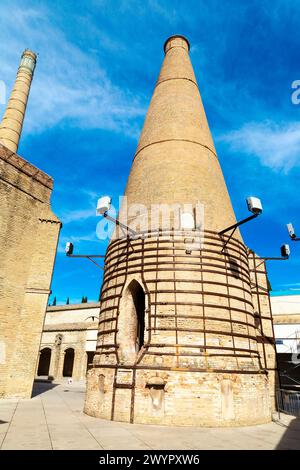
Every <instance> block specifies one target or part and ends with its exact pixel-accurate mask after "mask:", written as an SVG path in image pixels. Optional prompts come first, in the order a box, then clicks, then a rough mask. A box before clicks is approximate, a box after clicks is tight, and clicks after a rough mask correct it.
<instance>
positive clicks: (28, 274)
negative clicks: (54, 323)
mask: <svg viewBox="0 0 300 470" xmlns="http://www.w3.org/2000/svg"><path fill="white" fill-rule="evenodd" d="M51 190H52V180H51V178H49V176H47V175H45V174H44V173H43V172H41V171H40V170H38V169H37V168H35V167H34V166H33V165H31V164H30V163H28V162H26V161H25V160H24V159H22V158H21V157H19V156H18V155H16V154H14V153H12V152H11V151H9V150H8V149H6V148H5V147H4V146H2V145H0V220H1V223H0V250H1V267H0V311H1V317H0V323H1V327H0V341H1V344H2V350H3V351H4V357H2V358H1V361H0V397H13V396H17V397H27V398H28V397H30V395H31V389H32V383H33V379H34V373H35V367H36V361H37V354H38V350H39V343H40V338H41V332H42V328H43V321H44V315H45V310H46V305H47V300H48V295H49V289H50V282H51V276H52V269H53V264H54V258H55V253H56V245H57V240H58V233H59V229H60V222H59V220H58V219H57V217H56V216H55V215H54V214H53V213H52V211H51V208H50V195H51Z"/></svg>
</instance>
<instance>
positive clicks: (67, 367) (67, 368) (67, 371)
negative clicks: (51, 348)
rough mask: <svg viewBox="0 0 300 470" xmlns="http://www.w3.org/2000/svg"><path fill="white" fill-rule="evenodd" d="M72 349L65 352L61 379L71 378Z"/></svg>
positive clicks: (72, 364)
mask: <svg viewBox="0 0 300 470" xmlns="http://www.w3.org/2000/svg"><path fill="white" fill-rule="evenodd" d="M74 355H75V353H74V349H73V348H68V349H66V350H65V358H64V368H63V377H72V375H73V366H74Z"/></svg>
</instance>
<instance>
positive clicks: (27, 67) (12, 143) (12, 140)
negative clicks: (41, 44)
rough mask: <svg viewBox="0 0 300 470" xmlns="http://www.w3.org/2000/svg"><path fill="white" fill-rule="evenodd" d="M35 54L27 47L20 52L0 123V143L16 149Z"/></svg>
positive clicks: (35, 57)
mask: <svg viewBox="0 0 300 470" xmlns="http://www.w3.org/2000/svg"><path fill="white" fill-rule="evenodd" d="M36 59H37V56H36V54H35V53H34V52H32V51H30V50H29V49H25V51H24V52H23V54H22V57H21V62H20V65H19V70H18V73H17V77H16V81H15V84H14V87H13V90H12V92H11V96H10V99H9V101H8V104H7V108H6V111H5V113H4V116H3V119H2V121H1V124H0V143H1V144H2V145H4V146H5V147H7V148H8V149H9V150H11V151H12V152H14V153H16V152H17V151H18V146H19V141H20V136H21V132H22V127H23V121H24V116H25V111H26V106H27V101H28V96H29V91H30V86H31V82H32V77H33V73H34V69H35V65H36Z"/></svg>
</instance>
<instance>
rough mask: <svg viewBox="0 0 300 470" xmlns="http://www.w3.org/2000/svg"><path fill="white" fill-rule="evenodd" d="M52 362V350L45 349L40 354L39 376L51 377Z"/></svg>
mask: <svg viewBox="0 0 300 470" xmlns="http://www.w3.org/2000/svg"><path fill="white" fill-rule="evenodd" d="M50 361H51V349H50V348H44V349H42V350H41V352H40V360H39V367H38V373H37V375H38V376H41V375H49V369H50Z"/></svg>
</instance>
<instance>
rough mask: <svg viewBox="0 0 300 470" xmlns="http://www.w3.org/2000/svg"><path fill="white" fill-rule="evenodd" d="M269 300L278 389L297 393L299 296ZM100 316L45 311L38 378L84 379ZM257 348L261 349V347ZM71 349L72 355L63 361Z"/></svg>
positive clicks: (80, 308)
mask: <svg viewBox="0 0 300 470" xmlns="http://www.w3.org/2000/svg"><path fill="white" fill-rule="evenodd" d="M270 300H271V309H272V316H273V326H274V332H275V343H276V351H277V359H278V368H279V374H280V385H281V387H283V388H288V389H289V390H291V389H295V390H299V388H300V295H282V293H280V292H275V293H273V295H272V296H271V298H270ZM99 313H100V303H98V302H97V303H87V304H73V305H61V306H57V307H48V308H47V311H46V317H45V323H44V329H43V335H42V340H41V345H40V353H39V361H38V363H37V370H36V377H37V378H43V379H44V378H47V379H52V380H58V381H60V380H63V379H65V378H67V377H72V378H73V379H74V380H85V379H86V373H87V370H88V368H90V367H91V366H92V362H93V357H94V354H95V351H96V345H97V333H98V319H99ZM260 344H261V348H262V345H263V343H260ZM70 349H72V350H73V351H72V352H71V354H69V355H68V357H66V352H68V350H70ZM263 354H264V353H263V351H262V355H263ZM65 361H66V364H65ZM68 363H69V364H70V363H71V367H70V366H68ZM64 369H65V372H64Z"/></svg>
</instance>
